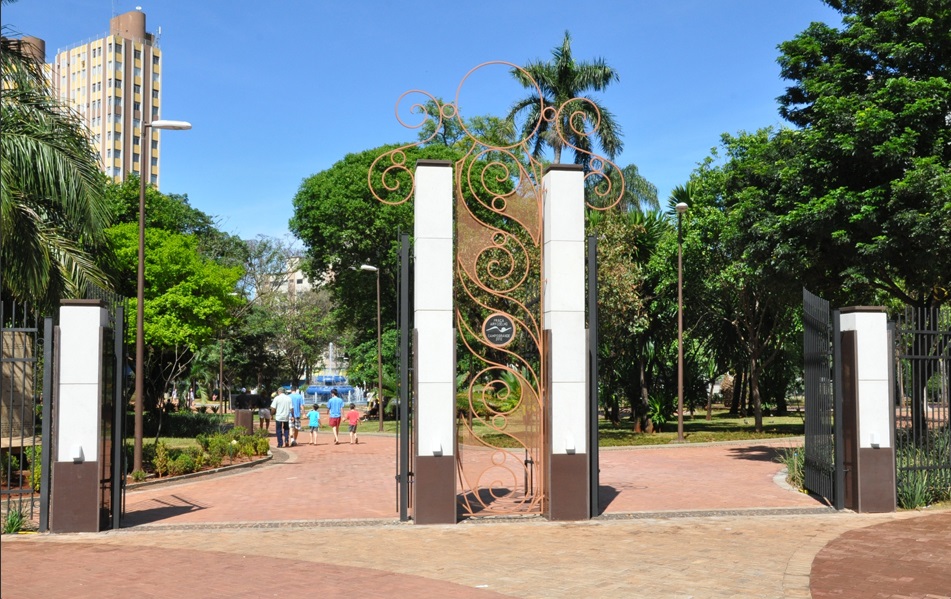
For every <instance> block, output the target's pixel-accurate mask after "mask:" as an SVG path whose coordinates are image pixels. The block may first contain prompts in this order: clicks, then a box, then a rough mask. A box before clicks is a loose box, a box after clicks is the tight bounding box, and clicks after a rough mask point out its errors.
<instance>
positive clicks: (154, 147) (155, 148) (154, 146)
mask: <svg viewBox="0 0 951 599" xmlns="http://www.w3.org/2000/svg"><path fill="white" fill-rule="evenodd" d="M152 149H153V150H157V149H158V140H157V139H153V140H152ZM153 160H154V159H153Z"/></svg>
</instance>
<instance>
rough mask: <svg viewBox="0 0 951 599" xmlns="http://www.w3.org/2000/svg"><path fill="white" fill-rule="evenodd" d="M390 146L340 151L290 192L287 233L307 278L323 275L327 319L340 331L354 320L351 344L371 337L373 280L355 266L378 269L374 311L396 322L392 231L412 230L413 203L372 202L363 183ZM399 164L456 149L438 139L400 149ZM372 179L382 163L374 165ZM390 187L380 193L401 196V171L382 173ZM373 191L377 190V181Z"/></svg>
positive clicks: (404, 176)
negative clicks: (299, 248)
mask: <svg viewBox="0 0 951 599" xmlns="http://www.w3.org/2000/svg"><path fill="white" fill-rule="evenodd" d="M395 148H396V146H384V147H381V148H376V149H373V150H367V151H364V152H361V153H359V154H348V155H347V156H346V157H344V158H343V159H342V160H340V161H339V162H337V163H336V164H334V165H333V166H331V167H330V168H329V169H327V170H325V171H322V172H320V173H317V174H316V175H312V176H310V177H307V178H306V179H304V181H303V182H302V183H301V186H300V189H299V190H298V191H297V194H296V195H295V196H294V216H293V217H292V218H291V221H290V229H291V232H293V233H294V235H296V236H297V237H298V238H299V239H300V240H301V241H302V242H303V243H304V245H305V247H306V248H307V258H308V260H309V264H310V271H309V273H308V276H310V277H311V279H312V280H317V279H326V281H327V289H328V290H329V291H330V294H331V298H332V300H333V304H334V306H335V313H334V320H335V322H336V325H337V328H338V330H339V331H340V332H343V331H344V330H346V329H347V328H348V327H352V326H354V325H356V327H357V328H356V329H355V334H356V337H355V339H354V342H355V344H358V343H361V342H363V341H367V340H370V339H372V338H374V337H375V334H376V331H375V329H374V327H373V326H372V324H371V323H375V322H376V279H375V277H373V276H371V275H370V273H366V272H363V271H360V270H359V268H360V265H361V264H371V265H373V266H376V267H377V268H379V269H380V273H379V274H380V278H381V283H382V286H381V291H382V298H381V300H382V306H383V309H382V317H383V322H384V328H386V323H387V322H390V323H393V322H395V321H396V281H397V274H398V267H397V261H398V258H397V256H398V255H399V239H398V234H399V233H400V232H404V233H411V232H412V230H413V204H412V200H408V201H406V202H405V203H402V204H396V205H390V204H384V203H383V202H380V201H379V200H378V199H377V198H376V197H375V196H374V195H373V193H372V192H371V190H370V188H369V187H368V185H367V172H368V171H369V170H370V167H371V165H372V164H373V162H374V160H376V158H377V157H379V156H380V155H382V154H384V153H385V152H387V151H390V150H393V149H395ZM404 154H405V161H404V164H406V165H409V166H408V168H409V169H411V168H413V166H414V165H415V163H416V161H417V160H418V159H421V158H430V159H445V160H453V161H455V160H457V159H458V158H459V153H458V152H457V151H455V150H453V149H452V148H447V147H445V146H442V145H438V144H435V145H431V146H427V147H424V148H407V149H405V150H404ZM377 168H378V172H375V173H373V176H374V177H377V179H376V181H377V182H378V183H379V180H380V179H379V177H381V176H382V172H383V170H384V169H385V168H386V166H385V165H384V166H380V164H379V163H377ZM387 177H388V178H387V181H386V182H387V183H388V184H390V185H397V184H398V185H397V187H396V188H394V189H392V191H388V192H386V195H385V197H384V199H388V200H390V201H399V200H402V199H403V197H404V196H405V194H407V193H408V190H410V189H412V182H411V180H410V174H409V172H408V171H403V172H399V173H392V172H391V174H390V175H387ZM376 189H377V191H385V190H384V188H383V186H382V185H378V186H377V188H376Z"/></svg>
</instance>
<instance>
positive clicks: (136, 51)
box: [132, 48, 142, 60]
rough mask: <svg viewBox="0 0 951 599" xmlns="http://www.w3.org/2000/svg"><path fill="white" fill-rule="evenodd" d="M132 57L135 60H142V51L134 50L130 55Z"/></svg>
mask: <svg viewBox="0 0 951 599" xmlns="http://www.w3.org/2000/svg"><path fill="white" fill-rule="evenodd" d="M132 57H133V58H135V59H136V60H138V59H140V58H142V50H139V49H138V48H136V49H135V52H133V53H132Z"/></svg>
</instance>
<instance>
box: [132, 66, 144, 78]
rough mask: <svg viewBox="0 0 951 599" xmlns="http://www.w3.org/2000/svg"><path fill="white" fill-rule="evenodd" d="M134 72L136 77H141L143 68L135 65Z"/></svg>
mask: <svg viewBox="0 0 951 599" xmlns="http://www.w3.org/2000/svg"><path fill="white" fill-rule="evenodd" d="M132 74H133V75H134V76H135V77H141V76H142V69H141V68H140V67H134V68H133V69H132Z"/></svg>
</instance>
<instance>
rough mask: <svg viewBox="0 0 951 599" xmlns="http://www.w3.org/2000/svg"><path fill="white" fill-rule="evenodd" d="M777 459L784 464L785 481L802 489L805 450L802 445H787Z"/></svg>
mask: <svg viewBox="0 0 951 599" xmlns="http://www.w3.org/2000/svg"><path fill="white" fill-rule="evenodd" d="M777 461H778V462H779V463H781V464H784V465H785V466H786V482H788V483H789V485H790V486H791V487H793V488H796V489H799V490H800V491H801V490H803V483H804V482H805V480H806V479H805V474H804V470H803V469H804V468H805V466H806V450H805V449H804V448H802V447H787V448H786V449H785V450H783V453H782V455H780V456H779V457H778V458H777Z"/></svg>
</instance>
